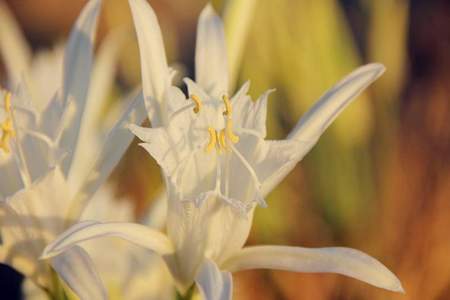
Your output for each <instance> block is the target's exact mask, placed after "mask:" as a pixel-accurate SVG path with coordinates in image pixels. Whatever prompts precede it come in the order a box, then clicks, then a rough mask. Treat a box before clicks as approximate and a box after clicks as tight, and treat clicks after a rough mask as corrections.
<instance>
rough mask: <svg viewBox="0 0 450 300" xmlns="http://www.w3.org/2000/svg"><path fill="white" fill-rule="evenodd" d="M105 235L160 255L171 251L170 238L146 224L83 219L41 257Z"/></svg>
mask: <svg viewBox="0 0 450 300" xmlns="http://www.w3.org/2000/svg"><path fill="white" fill-rule="evenodd" d="M107 236H114V237H120V238H122V239H124V240H127V241H129V242H131V243H134V244H136V245H138V246H141V247H144V248H147V249H149V250H152V251H154V252H156V253H158V254H160V255H165V254H169V253H172V252H173V246H172V243H171V242H170V240H169V239H168V238H167V237H166V236H165V235H164V234H163V233H161V232H159V231H156V230H154V229H150V228H148V227H147V226H144V225H140V224H135V223H120V222H110V223H100V222H95V221H85V222H81V223H78V224H75V225H73V226H72V227H71V228H69V229H68V230H66V231H65V232H64V233H63V234H61V235H60V236H59V237H58V238H57V239H56V240H54V241H53V242H52V243H50V244H49V245H48V246H47V247H46V248H45V249H44V252H43V254H42V257H41V259H45V258H50V257H53V256H55V255H58V254H59V253H61V252H64V251H66V250H68V249H69V248H71V247H73V246H74V245H76V244H78V243H81V242H84V241H87V240H91V239H95V238H100V237H107Z"/></svg>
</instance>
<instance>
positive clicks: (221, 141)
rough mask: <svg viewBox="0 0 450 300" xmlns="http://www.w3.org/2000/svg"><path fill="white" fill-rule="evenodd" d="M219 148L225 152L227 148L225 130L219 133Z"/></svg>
mask: <svg viewBox="0 0 450 300" xmlns="http://www.w3.org/2000/svg"><path fill="white" fill-rule="evenodd" d="M219 146H220V149H222V150H224V151H227V150H228V147H227V141H226V139H225V130H223V129H222V130H221V131H220V133H219Z"/></svg>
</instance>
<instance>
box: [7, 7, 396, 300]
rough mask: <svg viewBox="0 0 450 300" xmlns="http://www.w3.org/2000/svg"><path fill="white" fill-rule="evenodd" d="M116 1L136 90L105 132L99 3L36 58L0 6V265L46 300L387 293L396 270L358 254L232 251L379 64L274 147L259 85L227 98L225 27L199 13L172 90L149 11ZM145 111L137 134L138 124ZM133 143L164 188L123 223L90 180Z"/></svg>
mask: <svg viewBox="0 0 450 300" xmlns="http://www.w3.org/2000/svg"><path fill="white" fill-rule="evenodd" d="M129 3H130V7H131V11H132V16H133V20H134V24H135V28H136V32H137V37H138V43H139V49H140V58H141V71H142V92H140V93H139V92H136V93H134V94H133V95H132V96H130V97H126V98H127V99H130V101H129V102H128V105H127V107H126V108H125V109H123V112H122V114H121V116H119V117H118V118H117V121H116V122H114V124H112V125H108V124H105V125H104V126H98V123H99V122H100V121H101V119H103V118H100V115H101V112H102V109H103V107H104V105H105V102H104V101H105V100H104V99H105V98H106V97H105V95H106V93H107V91H108V89H109V88H110V86H111V84H112V81H113V78H114V74H113V73H114V72H111V70H112V69H113V66H114V64H115V63H116V55H117V52H118V45H119V44H120V41H121V38H120V34H116V35H112V36H110V37H108V38H107V39H105V41H104V42H103V44H102V46H101V47H100V50H99V51H98V54H97V57H96V59H95V63H94V55H93V44H94V41H95V32H96V28H97V19H98V15H99V12H100V7H101V0H90V1H89V2H88V4H87V5H86V6H85V8H84V9H83V11H82V12H81V14H80V16H79V18H78V20H77V21H76V24H75V26H74V28H73V29H72V32H71V34H70V37H69V40H68V42H67V44H66V46H65V47H64V49H63V48H62V47H58V48H56V50H55V51H53V52H52V53H51V54H49V53H45V54H41V55H38V56H35V57H34V58H32V57H31V56H30V51H29V50H28V48H27V46H26V44H25V43H24V42H23V39H22V37H21V36H20V35H19V34H18V33H17V27H16V25H15V24H14V22H13V20H12V19H11V17H10V15H9V14H8V12H7V10H6V8H5V7H3V6H0V14H1V16H2V27H3V29H1V30H0V50H1V52H2V55H3V57H4V58H5V59H4V60H5V65H6V67H7V70H8V75H9V82H8V85H7V86H8V89H9V90H10V91H6V90H2V91H1V92H0V99H1V100H2V103H1V107H0V177H1V180H0V214H1V219H0V222H1V227H0V230H1V240H2V243H1V246H0V259H1V262H3V263H5V264H9V265H11V266H12V267H14V268H15V269H17V270H18V271H20V272H21V273H23V274H24V275H25V276H26V278H27V280H29V282H28V283H27V286H29V285H31V286H33V287H34V290H36V288H37V289H38V290H40V291H42V293H41V294H40V296H43V297H48V298H50V299H65V298H67V297H69V298H70V297H78V298H80V299H107V298H108V295H109V294H110V293H112V292H113V291H116V293H118V294H121V295H122V297H123V298H126V299H149V298H150V299H170V298H171V296H173V293H172V290H174V289H175V288H176V289H177V291H178V292H179V293H180V294H181V295H183V294H184V293H186V291H188V290H189V289H190V288H191V287H192V285H193V284H195V285H196V287H197V290H198V291H199V293H200V295H201V296H202V297H203V298H204V299H208V300H215V299H230V298H231V297H232V286H233V283H232V277H231V272H236V271H240V270H248V269H259V268H269V269H279V270H288V271H295V272H331V273H339V274H343V275H346V276H350V277H353V278H356V279H359V280H362V281H364V282H367V283H369V284H372V285H374V286H377V287H380V288H384V289H388V290H392V291H397V292H401V291H402V287H401V284H400V282H399V280H398V279H397V278H396V276H395V275H394V274H392V273H391V272H390V271H389V270H388V269H387V268H386V267H384V266H383V265H382V264H381V263H380V262H378V261H377V260H375V259H374V258H372V257H370V256H368V255H366V254H364V253H362V252H360V251H358V250H354V249H349V248H340V247H332V248H316V249H312V248H301V247H288V246H253V247H244V244H245V242H246V240H247V237H248V235H249V231H250V227H251V224H252V218H253V212H254V210H255V208H256V207H257V206H258V205H259V206H262V207H266V206H267V204H266V202H265V200H264V197H265V196H266V195H267V194H268V193H270V191H271V190H272V189H273V188H274V187H275V186H276V185H277V184H278V183H279V182H280V181H281V180H282V179H283V178H284V177H285V176H286V175H287V174H288V173H289V172H290V170H292V168H293V167H294V166H295V165H296V164H297V163H298V162H299V161H300V160H301V159H302V158H303V157H304V156H305V155H306V154H307V153H308V151H309V150H310V149H311V148H312V147H313V146H314V144H315V143H316V142H317V141H318V139H319V137H320V135H321V134H322V133H323V132H324V131H325V129H326V128H327V127H328V126H329V125H330V123H331V122H332V121H333V120H334V119H335V118H336V117H337V116H338V114H339V113H340V112H341V111H342V110H343V109H344V108H345V107H346V106H347V105H348V104H349V103H350V102H351V101H352V100H353V99H354V98H355V97H356V96H357V95H358V94H359V93H360V92H361V91H363V90H364V89H365V88H366V87H367V86H368V85H369V84H370V83H372V82H373V81H374V80H376V79H377V78H378V77H379V76H380V75H381V74H382V73H383V71H384V67H383V66H382V65H379V64H369V65H366V66H363V67H361V68H359V69H357V70H355V71H354V72H352V73H351V74H350V75H348V76H347V77H346V78H344V79H343V80H342V81H340V82H339V83H338V84H337V85H336V86H334V87H333V88H332V89H331V90H330V91H329V92H327V93H326V94H324V96H322V98H321V99H319V101H318V102H317V104H315V105H314V106H313V107H312V108H311V110H310V111H309V112H307V113H306V114H305V116H304V117H303V118H301V119H300V121H299V122H298V124H297V125H296V126H295V128H294V129H293V130H292V132H291V133H290V134H289V135H288V137H287V138H286V139H285V140H279V141H275V140H266V139H265V136H266V127H265V123H266V113H267V99H268V97H269V94H270V92H271V90H270V91H268V92H266V93H264V94H263V95H262V96H261V97H260V98H259V99H257V100H256V101H253V100H252V99H251V98H250V96H248V94H247V93H248V90H249V83H248V82H247V83H245V84H244V85H243V86H242V87H241V88H240V89H239V90H238V91H237V92H236V93H234V94H233V91H230V90H229V72H228V70H227V68H228V64H227V53H226V51H225V37H224V29H223V25H222V21H221V19H220V18H219V17H218V16H217V15H216V13H215V12H214V10H213V8H212V6H211V5H207V6H206V7H205V8H204V10H203V11H202V13H201V15H200V18H199V22H198V28H197V45H196V56H195V71H196V81H195V82H194V81H193V80H191V79H188V78H186V79H185V83H186V85H187V88H188V96H186V95H185V94H184V93H183V92H182V91H181V90H180V89H179V88H177V87H175V86H173V85H172V79H173V77H174V71H173V70H172V69H170V68H169V67H168V64H167V61H166V55H165V51H164V45H163V41H162V36H161V32H160V29H159V25H158V22H157V18H156V16H155V14H154V12H153V10H152V8H151V7H150V5H149V4H148V3H147V2H146V1H145V0H129ZM8 29H9V30H8ZM3 37H7V38H6V39H3V40H2V38H3ZM5 40H6V41H5ZM114 111H117V109H114ZM146 117H148V119H149V120H150V122H151V125H152V127H151V128H144V127H140V126H139V125H140V124H141V123H142V121H143V120H144V118H146ZM105 128H106V129H105ZM133 134H134V135H135V136H137V137H138V138H139V139H140V140H142V144H141V145H142V147H143V148H144V149H145V150H146V151H147V152H148V153H149V154H150V155H151V156H152V157H153V158H154V159H155V160H156V161H157V162H158V164H159V166H160V167H161V170H162V175H163V177H164V179H165V187H166V196H165V197H163V199H162V201H164V202H165V203H163V205H167V211H165V210H164V209H162V210H158V214H159V216H155V219H157V220H158V221H157V222H154V223H152V224H137V223H132V222H133V221H134V218H133V216H132V213H131V209H130V207H128V206H127V205H128V204H126V203H127V202H122V203H120V204H118V203H117V202H115V201H114V200H113V199H114V196H113V193H112V191H111V188H110V187H109V186H108V185H104V184H103V183H104V181H105V179H106V178H107V177H108V175H109V174H110V172H111V170H112V169H113V168H114V166H115V165H116V164H117V162H118V161H119V159H120V158H121V156H122V155H123V153H124V152H125V150H126V149H127V147H128V146H129V144H130V142H131V140H132V139H133V137H134V135H133ZM124 203H125V204H124ZM88 204H89V205H88ZM120 205H124V207H120ZM119 212H120V213H119ZM161 215H162V216H163V217H162V218H161ZM163 229H165V231H163ZM164 232H166V233H164ZM106 237H120V238H122V239H125V240H128V241H130V242H132V243H134V244H136V245H138V246H141V247H143V248H146V249H148V250H150V251H143V250H142V249H140V248H138V247H135V248H132V247H131V246H128V244H127V243H125V242H123V241H118V240H115V239H113V240H111V239H107V238H106ZM100 238H101V239H100ZM93 239H95V240H93ZM88 240H92V241H89V242H86V241H88ZM80 243H82V244H80ZM111 247H113V248H112V249H114V250H113V251H111V250H110V249H111ZM133 247H134V246H133ZM116 253H117V254H116ZM96 270H98V271H99V272H98V273H97V271H96ZM99 274H100V275H99ZM105 287H106V288H105ZM27 290H28V289H27ZM29 290H33V288H29ZM117 290H119V291H118V292H117ZM0 293H1V291H0ZM37 294H39V293H37ZM32 295H36V293H35V292H33V293H32V292H30V293H29V297H30V298H32V297H33V296H32Z"/></svg>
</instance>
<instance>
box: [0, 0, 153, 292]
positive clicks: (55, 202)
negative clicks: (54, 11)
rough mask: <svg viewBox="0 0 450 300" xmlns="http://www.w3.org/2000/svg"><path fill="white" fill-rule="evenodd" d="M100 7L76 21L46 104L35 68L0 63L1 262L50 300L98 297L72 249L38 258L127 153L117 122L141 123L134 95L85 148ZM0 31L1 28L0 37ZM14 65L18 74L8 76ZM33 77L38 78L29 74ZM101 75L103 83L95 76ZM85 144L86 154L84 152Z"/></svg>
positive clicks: (93, 4)
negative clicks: (1, 84)
mask: <svg viewBox="0 0 450 300" xmlns="http://www.w3.org/2000/svg"><path fill="white" fill-rule="evenodd" d="M100 6H101V1H100V0H91V1H90V2H89V3H88V4H87V5H86V6H85V8H84V9H83V11H82V12H81V14H80V17H79V18H78V20H77V21H76V24H75V26H74V28H73V30H72V32H71V35H70V38H69V40H68V43H67V46H66V47H65V51H64V57H63V59H62V61H63V62H62V65H61V66H62V67H63V70H62V71H61V74H62V75H61V77H60V78H57V79H55V82H57V87H56V89H57V90H54V88H55V86H54V85H53V83H49V84H48V89H49V90H50V91H51V93H52V94H53V97H52V98H51V99H46V98H45V96H46V95H43V94H41V93H34V91H36V89H34V88H33V86H35V87H36V86H37V85H36V82H37V80H33V79H39V80H42V79H43V78H40V76H43V74H41V73H40V72H39V70H40V68H36V67H34V64H32V65H31V66H30V65H28V64H22V63H18V64H16V63H17V61H19V60H20V59H19V60H16V61H14V60H8V58H11V57H13V58H14V56H11V55H10V56H8V55H6V57H5V61H7V65H8V66H10V68H8V70H9V71H10V72H9V75H10V79H11V80H10V81H9V82H10V83H9V86H10V88H11V89H12V90H13V93H10V92H4V91H2V92H1V94H0V99H1V100H2V103H1V104H2V105H1V108H0V123H1V128H0V129H1V130H0V133H1V145H0V146H1V147H0V177H1V178H2V180H1V182H0V200H1V202H0V213H1V235H2V245H1V247H0V249H1V251H0V254H1V257H0V258H1V262H2V263H6V264H9V265H11V266H12V267H14V268H16V269H17V270H18V271H20V272H21V273H23V274H24V275H25V276H26V277H27V278H28V279H31V280H32V281H33V283H34V284H35V285H37V286H38V287H39V288H41V289H42V290H43V291H45V292H46V293H47V295H48V296H49V297H51V298H52V299H59V298H62V297H64V294H65V292H64V288H63V287H65V286H68V287H69V288H70V289H71V290H72V291H73V292H75V293H76V294H77V296H78V297H79V298H81V299H103V298H105V292H104V289H103V286H102V283H101V281H100V279H99V277H98V276H97V274H96V272H95V270H94V265H93V263H92V262H91V260H90V259H89V257H88V255H87V253H86V252H85V251H84V250H83V249H82V248H80V247H76V248H73V250H71V251H69V252H67V253H64V254H63V255H59V256H57V257H55V258H52V259H51V260H48V261H45V260H39V257H40V255H41V253H42V250H43V249H44V247H45V246H46V245H47V244H48V243H49V242H51V241H52V240H53V239H54V238H55V237H56V236H57V235H58V234H59V233H61V232H63V231H64V230H65V229H66V228H68V227H69V226H70V225H71V224H73V223H74V222H75V221H77V220H79V218H80V216H81V213H82V211H83V209H84V207H85V205H86V202H87V200H88V199H89V198H90V197H91V196H92V194H93V193H94V192H95V191H96V190H97V188H98V187H99V186H100V184H101V183H102V182H103V181H104V179H105V178H106V177H107V175H108V174H109V173H110V171H111V170H112V168H113V167H114V166H115V164H116V163H117V162H118V160H119V159H120V157H121V155H122V154H123V152H124V151H125V149H126V148H127V147H128V145H129V143H130V142H131V140H132V134H130V133H129V132H128V130H127V129H126V128H125V126H124V124H126V123H128V122H130V121H131V120H133V121H135V122H140V121H141V120H142V119H143V117H144V116H145V114H143V113H141V114H139V112H136V111H137V110H136V108H137V106H138V103H139V102H140V99H139V98H140V97H137V99H136V100H135V101H133V103H132V104H130V106H129V107H128V108H127V109H126V111H125V112H124V113H123V115H122V116H121V117H120V119H119V121H118V122H117V123H116V124H114V125H113V126H112V128H111V129H110V131H109V133H108V134H106V135H105V137H104V138H103V139H102V143H101V144H100V145H97V144H93V143H90V141H92V135H94V132H93V129H94V128H93V124H94V122H93V119H94V118H95V117H96V116H97V114H98V112H99V106H98V105H99V104H98V103H101V101H97V99H95V97H93V96H90V95H92V94H94V95H98V94H99V93H100V92H99V90H98V89H102V88H105V86H103V85H100V84H94V81H93V82H90V80H91V76H90V75H91V69H92V68H91V66H92V56H93V43H94V39H95V32H96V28H97V18H98V14H99V11H100ZM8 24H10V25H11V24H12V23H8ZM11 26H13V25H11ZM7 29H8V28H6V27H3V26H2V33H4V32H5V31H6V30H7ZM9 29H11V28H9ZM11 32H16V33H17V30H16V31H15V30H14V29H11ZM10 36H11V35H10ZM10 50H11V51H14V49H10ZM16 50H17V49H16ZM19 52H20V51H19ZM23 52H26V51H23ZM2 53H3V54H5V52H2ZM8 53H9V52H8ZM105 55H106V54H105ZM106 56H107V55H106ZM54 61H55V62H58V59H55V60H54ZM56 65H58V63H56ZM109 65H110V60H109V61H108V60H107V61H104V62H103V63H102V64H99V65H96V66H95V67H94V70H92V72H93V73H94V74H93V76H92V80H95V79H96V81H95V82H97V83H98V82H103V83H105V76H106V77H108V76H110V75H109V74H110V72H107V71H108V66H109ZM14 66H17V68H23V69H22V70H14V72H11V70H13V69H14V68H13V67H14ZM46 67H49V68H50V66H46ZM105 68H106V69H105ZM56 69H58V67H56V66H55V70H56ZM34 71H37V73H36V74H35V75H34V76H33V73H34ZM21 72H23V74H25V75H24V77H25V78H23V80H22V81H17V77H15V74H18V73H21ZM44 73H45V72H44ZM102 73H104V74H105V75H103V77H102V78H95V77H96V76H100V77H101V75H99V74H102ZM96 74H97V75H96ZM36 76H37V77H36ZM48 79H49V80H51V79H52V78H48ZM42 86H45V85H42ZM88 91H89V92H88ZM84 143H88V145H85V144H84ZM110 145H115V147H114V148H111V147H110ZM87 146H90V147H91V148H90V150H91V151H87V150H86V149H89V148H87ZM81 152H83V153H81ZM58 276H59V278H60V279H62V281H63V282H64V284H61V282H60V279H59V278H58Z"/></svg>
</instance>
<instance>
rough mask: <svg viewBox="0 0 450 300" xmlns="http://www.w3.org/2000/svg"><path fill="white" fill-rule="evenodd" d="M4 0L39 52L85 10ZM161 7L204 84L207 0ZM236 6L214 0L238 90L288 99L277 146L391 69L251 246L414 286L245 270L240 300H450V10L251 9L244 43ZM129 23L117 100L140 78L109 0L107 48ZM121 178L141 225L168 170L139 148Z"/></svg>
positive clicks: (123, 10) (391, 5)
mask: <svg viewBox="0 0 450 300" xmlns="http://www.w3.org/2000/svg"><path fill="white" fill-rule="evenodd" d="M0 1H4V2H6V4H7V5H8V6H9V8H10V9H11V10H12V12H13V13H14V15H15V16H16V18H17V20H18V22H19V23H20V25H21V28H22V29H23V31H24V34H25V36H26V38H27V40H28V41H29V43H30V44H31V46H32V47H33V50H34V51H38V50H40V49H43V48H49V47H52V46H53V45H54V44H55V43H58V42H60V41H61V40H64V38H65V37H66V36H67V33H68V31H69V30H70V27H71V25H72V24H73V22H74V20H75V18H76V17H77V15H78V13H79V11H80V9H81V7H82V6H83V5H84V4H85V2H86V1H85V0H71V1H66V0H0ZM149 2H150V3H151V5H152V7H153V8H154V10H155V11H156V14H157V16H158V19H159V21H160V24H161V27H162V30H163V36H164V40H165V45H166V51H167V55H168V57H169V61H170V62H173V63H174V65H175V66H176V68H177V69H179V71H180V72H181V73H183V74H184V75H186V76H187V75H189V76H192V75H193V71H194V70H193V59H194V50H195V30H196V21H197V17H198V14H199V12H200V10H201V9H202V8H203V6H204V5H205V4H206V1H200V0H198V1H181V0H150V1H149ZM228 2H233V3H234V5H237V6H239V5H244V6H245V4H243V2H246V1H245V0H223V1H220V0H218V1H213V3H214V6H215V7H216V9H217V10H219V11H220V12H221V14H222V15H223V16H224V18H225V27H226V31H227V38H228V39H240V41H239V40H238V41H233V43H232V45H233V46H236V45H237V47H241V48H242V51H241V52H239V51H237V52H239V53H240V55H238V56H236V57H232V58H231V64H232V65H233V64H234V65H233V66H234V69H233V70H234V71H233V72H232V76H233V78H234V79H235V81H236V83H237V85H239V84H242V83H243V82H244V81H246V80H247V79H250V80H251V83H252V86H251V94H252V96H254V97H256V96H258V95H259V94H260V93H262V92H263V91H265V90H266V89H269V88H276V90H277V91H276V93H274V94H273V95H272V97H271V100H270V102H269V103H270V104H269V117H268V120H269V124H268V128H269V137H272V138H282V137H284V136H285V135H286V134H287V133H288V132H289V130H290V129H291V128H292V127H293V126H294V124H295V123H296V121H297V120H298V119H299V117H300V116H301V115H302V113H304V112H305V111H306V110H307V109H308V107H310V106H311V105H312V103H314V101H315V100H316V99H318V98H319V97H320V95H321V94H322V93H324V92H325V91H326V90H327V89H328V88H330V87H331V86H332V85H333V84H334V83H335V82H337V81H338V80H339V79H340V78H341V77H343V76H344V75H345V74H347V73H349V72H350V71H351V70H352V69H354V68H356V67H357V66H359V65H362V64H364V63H368V62H380V63H383V64H384V65H385V66H386V68H387V71H386V73H385V75H383V76H382V77H381V79H380V80H378V81H377V82H376V84H374V85H372V86H371V87H370V89H368V91H367V92H366V93H364V94H363V95H362V96H360V97H359V99H358V100H357V101H356V102H355V103H354V104H352V105H351V106H350V107H349V108H348V109H347V110H346V111H345V112H344V113H343V114H342V115H341V116H340V117H339V118H338V119H337V121H336V122H335V123H334V124H333V125H332V126H331V127H330V128H329V129H328V130H327V132H326V133H325V135H324V136H323V137H322V139H321V140H320V142H319V143H318V144H317V146H316V147H315V148H313V150H312V151H311V153H310V154H308V155H307V156H306V157H305V159H304V160H303V161H302V162H301V163H300V164H299V165H298V166H297V167H296V168H295V170H294V171H293V172H292V173H291V174H290V175H289V176H288V177H287V178H286V179H285V180H284V181H283V182H282V184H281V185H280V186H279V187H278V188H277V189H276V190H275V191H274V192H272V193H271V195H270V196H269V199H268V204H269V207H268V208H267V209H263V208H259V209H257V213H256V217H255V221H254V225H253V228H252V233H251V236H250V238H249V241H248V244H268V243H270V244H286V245H296V246H307V247H321V246H348V247H353V248H357V249H360V250H362V251H364V252H366V253H368V254H370V255H372V256H374V257H376V258H378V259H379V260H380V261H382V262H383V263H384V264H385V265H386V266H388V268H389V269H391V270H392V271H393V272H394V273H395V274H396V275H397V276H398V277H399V278H400V280H401V281H402V283H403V286H404V288H405V290H406V294H405V295H402V294H394V293H391V292H388V291H384V290H381V289H377V288H374V287H371V286H369V285H367V284H364V283H361V282H358V281H356V280H353V279H348V278H344V277H342V276H338V275H329V274H320V275H318V274H297V273H289V272H281V271H246V272H241V273H238V274H236V275H235V291H234V292H235V299H319V300H320V299H402V300H407V299H436V300H438V299H441V300H444V299H450V3H449V2H448V1H444V0H442V1H439V0H435V1H424V0H423V1H420V0H416V1H414V0H411V1H407V0H380V1H375V0H341V1H337V0H259V1H258V0H248V1H247V2H248V3H247V5H249V6H251V9H249V12H248V14H250V16H247V17H249V18H250V19H249V20H250V21H249V29H248V32H244V33H243V34H242V35H243V38H241V37H240V36H239V35H238V34H239V33H240V31H239V29H240V26H244V25H243V24H242V22H241V21H242V18H241V16H239V14H235V15H233V14H230V13H229V11H227V9H226V7H227V5H230V3H228ZM250 2H252V3H251V4H249V3H250ZM236 3H238V4H236ZM0 26H1V20H0ZM117 28H125V29H124V30H129V32H130V34H129V35H127V38H126V40H125V41H124V43H123V47H122V55H121V59H120V63H119V66H118V68H119V69H118V76H117V86H116V87H115V88H114V89H113V90H112V91H111V95H110V97H111V101H115V100H114V99H115V98H117V94H119V93H120V91H123V90H127V89H128V90H129V89H132V87H134V86H136V85H138V84H139V81H140V78H139V77H140V70H139V55H138V49H137V45H136V39H135V36H134V31H133V27H132V23H131V16H130V12H129V8H128V3H127V1H126V0H105V1H104V5H103V12H102V19H101V23H100V32H99V40H101V39H102V38H103V37H105V35H106V34H107V33H108V32H110V31H113V30H114V29H117ZM244 41H245V43H243V42H244ZM98 44H99V43H98ZM232 50H233V49H232ZM0 74H3V75H5V74H4V70H3V69H1V71H0ZM110 180H111V181H112V182H114V183H115V184H116V187H117V194H118V195H120V196H123V195H126V196H128V197H129V198H130V199H132V201H134V202H135V204H136V216H137V217H141V216H144V215H145V214H146V211H147V210H148V208H149V207H150V205H151V202H152V199H153V198H154V197H155V196H156V195H157V193H158V191H159V189H160V187H161V179H160V175H159V170H158V167H157V166H156V163H155V162H154V161H153V160H152V159H151V158H150V157H149V156H148V155H147V154H146V153H145V152H144V150H142V149H141V148H139V147H138V146H137V143H136V142H135V143H133V145H132V146H131V147H130V149H129V150H128V152H127V153H126V155H125V157H124V158H123V159H122V161H121V163H120V164H119V166H118V168H117V169H116V171H115V172H114V174H113V175H112V177H111V179H110Z"/></svg>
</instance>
